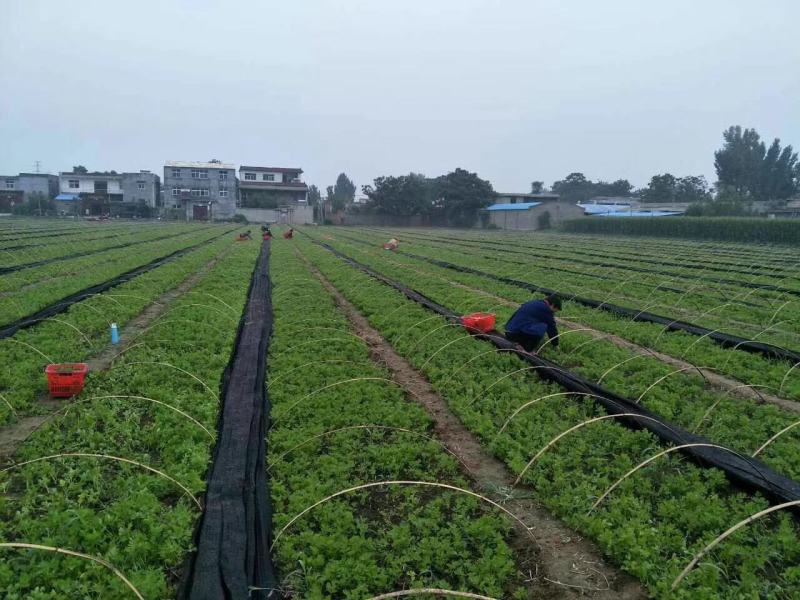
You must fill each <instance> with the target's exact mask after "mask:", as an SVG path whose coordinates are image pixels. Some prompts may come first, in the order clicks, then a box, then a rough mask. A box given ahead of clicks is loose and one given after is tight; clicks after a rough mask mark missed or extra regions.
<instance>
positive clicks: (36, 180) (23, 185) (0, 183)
mask: <svg viewBox="0 0 800 600" xmlns="http://www.w3.org/2000/svg"><path fill="white" fill-rule="evenodd" d="M7 181H11V182H12V185H13V187H11V188H9V187H7V185H6V182H7ZM0 192H22V201H23V202H26V201H27V200H29V199H30V197H31V194H43V195H44V196H45V197H46V198H54V197H55V196H56V195H57V194H58V177H57V176H56V175H48V174H46V173H20V174H19V175H8V176H3V177H0Z"/></svg>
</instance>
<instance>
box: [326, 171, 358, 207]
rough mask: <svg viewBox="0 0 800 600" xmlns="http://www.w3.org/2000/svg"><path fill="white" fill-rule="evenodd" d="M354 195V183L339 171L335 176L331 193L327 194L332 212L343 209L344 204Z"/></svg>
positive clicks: (349, 201)
mask: <svg viewBox="0 0 800 600" xmlns="http://www.w3.org/2000/svg"><path fill="white" fill-rule="evenodd" d="M329 189H330V188H329ZM355 197H356V184H354V183H353V182H352V181H351V180H350V178H349V177H348V176H347V175H345V174H344V173H339V177H337V178H336V185H334V186H333V195H332V196H330V195H329V198H330V199H331V205H332V207H333V212H340V211H342V210H344V208H345V206H347V205H348V204H350V203H352V202H353V200H354V199H355Z"/></svg>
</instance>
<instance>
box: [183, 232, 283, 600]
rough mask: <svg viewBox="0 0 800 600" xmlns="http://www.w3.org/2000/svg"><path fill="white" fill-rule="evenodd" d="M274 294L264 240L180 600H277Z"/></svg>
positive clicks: (226, 382) (226, 379)
mask: <svg viewBox="0 0 800 600" xmlns="http://www.w3.org/2000/svg"><path fill="white" fill-rule="evenodd" d="M271 290H272V285H271V282H270V279H269V242H263V243H262V246H261V254H260V256H259V258H258V262H257V263H256V268H255V271H254V272H253V277H252V279H251V281H250V290H249V293H248V300H247V305H246V307H245V310H244V312H243V313H242V317H241V320H240V322H239V329H238V332H237V335H236V343H235V345H234V350H233V354H232V355H231V359H230V362H229V363H228V366H227V367H226V368H225V372H224V374H223V377H222V390H221V399H222V406H221V409H220V416H219V421H218V424H217V444H216V447H215V448H214V454H213V461H212V464H211V467H210V468H209V471H208V474H207V478H206V483H207V487H206V493H205V510H204V512H203V516H202V518H201V521H200V524H199V526H198V530H197V533H196V537H195V541H196V545H197V551H196V553H195V554H194V555H193V556H192V559H191V563H190V566H189V569H188V573H187V575H186V579H185V581H184V585H183V586H182V587H183V589H182V591H181V593H180V596H181V597H183V598H192V599H193V600H212V599H213V600H218V599H220V598H224V599H229V600H239V599H249V598H252V599H257V600H265V599H267V598H269V599H271V600H272V599H275V598H279V597H280V592H279V590H278V589H277V588H278V585H277V580H276V577H275V573H274V570H273V567H272V561H271V558H270V554H269V549H270V544H271V538H272V531H271V519H272V509H271V504H270V497H269V493H268V486H267V478H266V466H265V462H266V441H265V437H266V429H267V419H268V415H269V411H270V404H269V397H268V395H267V390H266V387H265V378H266V368H267V367H266V358H267V351H268V349H269V338H270V335H271V333H272V297H271Z"/></svg>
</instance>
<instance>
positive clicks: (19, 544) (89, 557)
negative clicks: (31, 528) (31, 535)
mask: <svg viewBox="0 0 800 600" xmlns="http://www.w3.org/2000/svg"><path fill="white" fill-rule="evenodd" d="M0 548H15V549H23V548H24V549H28V550H44V551H45V552H55V553H57V554H65V555H67V556H75V557H77V558H82V559H84V560H89V561H92V562H96V563H97V564H99V565H103V566H104V567H105V568H107V569H109V570H110V571H111V572H112V573H114V575H116V576H117V577H119V578H120V579H121V580H122V581H123V583H125V585H126V586H128V588H129V589H130V590H131V591H132V592H133V593H134V594H135V595H136V597H137V598H138V599H139V600H144V596H142V594H141V593H139V590H137V589H136V587H135V586H134V585H133V584H132V583H131V582H130V581H129V580H128V578H127V577H125V575H123V574H122V571H120V570H119V569H117V567H115V566H114V565H112V564H111V563H110V562H108V561H107V560H105V559H103V558H100V557H99V556H92V555H91V554H84V553H82V552H75V551H74V550H67V549H66V548H56V547H55V546H42V545H41V544H27V543H24V542H0Z"/></svg>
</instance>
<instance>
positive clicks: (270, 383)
mask: <svg viewBox="0 0 800 600" xmlns="http://www.w3.org/2000/svg"><path fill="white" fill-rule="evenodd" d="M331 363H339V364H342V363H347V364H351V365H356V366H367V364H368V363H365V362H364V363H359V362H356V361H354V360H344V359H341V358H332V359H330V360H312V361H309V362H307V363H303V364H302V365H298V366H296V367H293V368H291V369H288V370H286V371H281V373H280V374H279V375H278V376H277V377H274V378H273V379H271V380H270V381H268V382H267V389H272V386H273V385H275V384H276V383H278V381H280V380H281V379H283V378H284V377H285V376H286V375H289V374H290V373H293V372H294V371H297V370H298V369H303V368H305V367H308V366H311V365H326V364H331Z"/></svg>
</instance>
